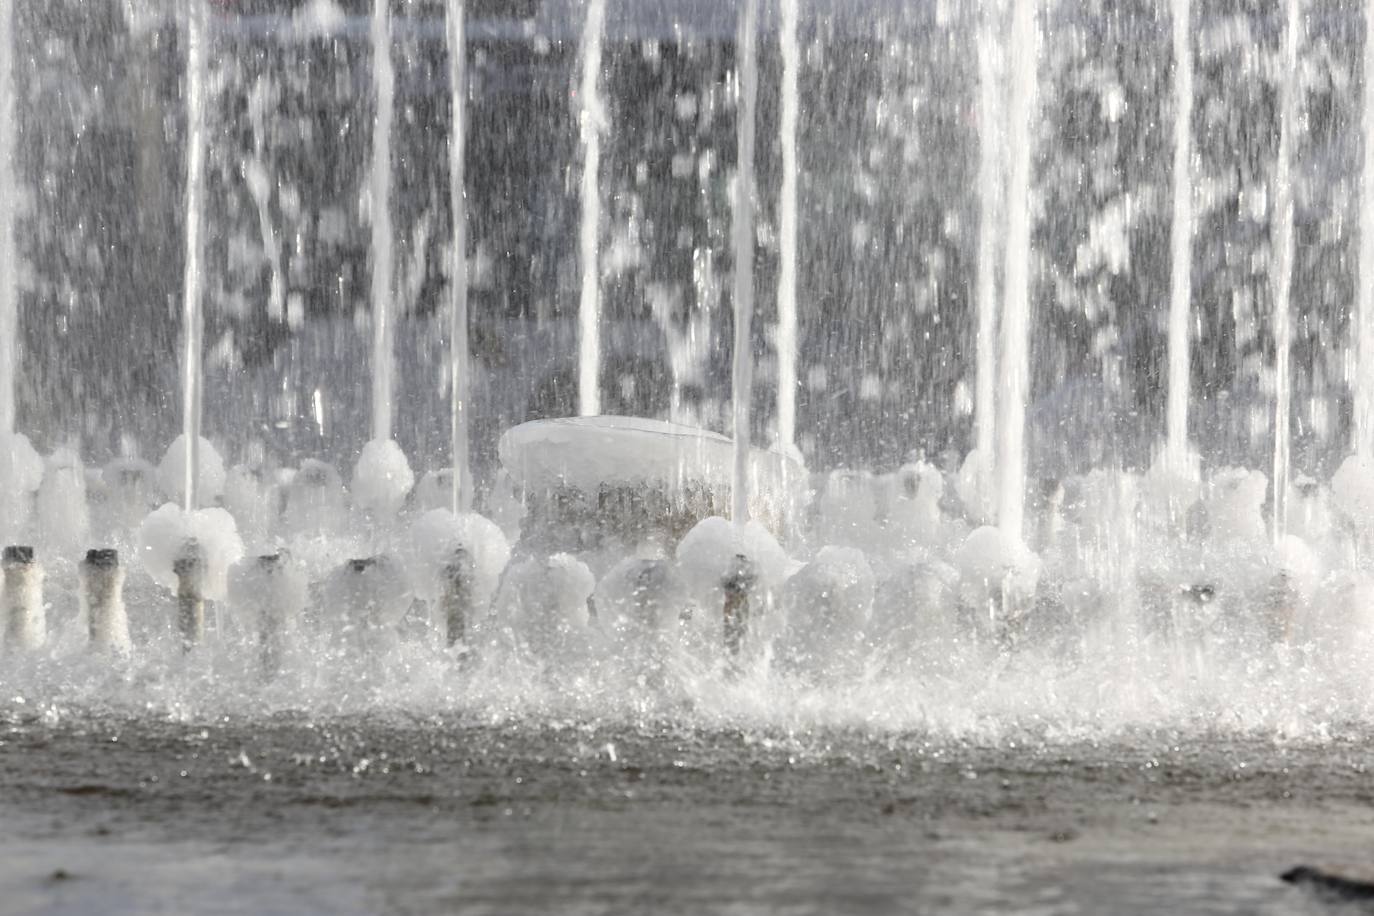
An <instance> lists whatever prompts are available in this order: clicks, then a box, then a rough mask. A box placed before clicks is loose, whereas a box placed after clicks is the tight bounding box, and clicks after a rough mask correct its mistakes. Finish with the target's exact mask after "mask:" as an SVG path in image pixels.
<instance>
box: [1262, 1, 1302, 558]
mask: <svg viewBox="0 0 1374 916" xmlns="http://www.w3.org/2000/svg"><path fill="white" fill-rule="evenodd" d="M1298 3H1299V0H1287V2H1286V4H1285V7H1284V9H1285V11H1286V13H1287V19H1286V22H1285V25H1284V30H1283V53H1282V57H1281V64H1282V68H1281V71H1280V74H1281V75H1280V78H1279V152H1278V162H1277V164H1276V166H1275V174H1274V224H1273V228H1272V232H1273V238H1274V242H1273V244H1274V259H1273V265H1272V268H1271V269H1272V271H1273V272H1272V274H1271V277H1270V283H1271V284H1272V287H1273V297H1274V329H1273V330H1274V353H1275V357H1274V474H1273V509H1272V516H1271V518H1272V528H1273V537H1274V542H1275V543H1278V542H1280V541H1281V540H1282V539H1283V537H1284V535H1285V534H1286V533H1287V523H1288V481H1289V465H1290V462H1291V454H1292V439H1291V436H1292V430H1291V415H1292V398H1293V370H1292V359H1293V340H1292V321H1293V319H1292V315H1291V314H1290V312H1291V309H1292V304H1291V303H1292V293H1293V289H1292V286H1293V246H1294V241H1293V178H1292V168H1293V163H1292V158H1293V145H1294V141H1293V132H1294V131H1295V130H1296V129H1297V118H1298V112H1297V105H1298V102H1297V92H1298V86H1297V82H1298V42H1299V40H1300V38H1301V33H1300V31H1299V30H1300V29H1301V27H1302V26H1301V20H1300V19H1299V16H1298Z"/></svg>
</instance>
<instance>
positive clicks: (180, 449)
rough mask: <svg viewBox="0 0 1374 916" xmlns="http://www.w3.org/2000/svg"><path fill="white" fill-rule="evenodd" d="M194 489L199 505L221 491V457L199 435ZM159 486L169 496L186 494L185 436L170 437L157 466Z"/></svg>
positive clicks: (180, 497) (209, 502) (207, 503)
mask: <svg viewBox="0 0 1374 916" xmlns="http://www.w3.org/2000/svg"><path fill="white" fill-rule="evenodd" d="M196 465H197V471H196V490H197V493H198V494H199V495H198V500H197V501H198V502H199V506H198V508H204V507H205V506H213V505H214V504H215V502H216V501H217V500H218V499H219V498H220V497H221V496H223V495H224V477H225V474H224V459H223V458H221V457H220V456H219V452H217V451H215V447H214V446H213V445H211V444H210V440H208V439H205V438H202V439H201V440H200V448H199V450H198V451H197V452H196ZM157 481H158V486H160V487H161V488H162V493H163V495H164V496H166V497H167V498H168V499H170V500H174V501H176V502H184V501H185V498H186V436H185V435H184V434H183V435H180V436H177V437H176V438H175V439H173V440H172V444H171V447H169V448H168V449H167V454H166V455H164V456H162V463H161V464H159V465H158V466H157Z"/></svg>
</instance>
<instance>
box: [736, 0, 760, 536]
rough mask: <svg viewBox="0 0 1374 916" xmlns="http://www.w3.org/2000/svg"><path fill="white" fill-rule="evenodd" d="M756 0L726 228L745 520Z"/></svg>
mask: <svg viewBox="0 0 1374 916" xmlns="http://www.w3.org/2000/svg"><path fill="white" fill-rule="evenodd" d="M757 22H758V0H745V4H744V10H743V12H742V13H741V15H740V21H739V37H738V39H737V41H736V45H735V47H736V48H737V49H738V50H737V53H738V55H739V60H738V62H737V63H736V76H735V92H736V99H735V118H736V130H735V134H736V138H737V141H738V144H739V145H738V156H737V163H736V174H735V205H734V215H733V218H732V225H731V231H732V233H733V234H734V250H735V284H734V291H733V296H734V305H735V345H734V351H733V353H732V357H733V359H734V374H733V383H732V385H731V400H732V401H733V407H734V420H735V472H734V479H733V491H732V496H733V502H734V505H733V507H732V511H733V516H734V519H735V521H736V522H738V523H741V524H743V523H744V522H746V521H748V519H749V441H750V440H749V423H750V419H749V404H750V399H751V398H752V397H753V394H754V358H753V343H752V341H753V328H752V325H753V321H754V108H755V103H756V101H757V98H758V90H759V74H758V60H757V53H758V50H757V46H756V41H757V35H756V34H755V32H756V29H757Z"/></svg>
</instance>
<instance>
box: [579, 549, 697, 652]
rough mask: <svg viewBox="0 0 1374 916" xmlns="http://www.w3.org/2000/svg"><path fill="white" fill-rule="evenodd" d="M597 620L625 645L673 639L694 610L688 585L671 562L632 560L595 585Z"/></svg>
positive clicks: (623, 562)
mask: <svg viewBox="0 0 1374 916" xmlns="http://www.w3.org/2000/svg"><path fill="white" fill-rule="evenodd" d="M593 603H594V604H595V605H596V613H597V619H598V620H601V621H602V623H603V624H606V625H607V626H608V627H609V629H610V631H611V633H612V635H614V636H615V637H616V638H617V639H620V640H622V641H625V642H636V641H640V640H644V639H654V638H668V637H671V636H672V635H673V634H674V633H675V632H676V631H677V630H678V629H679V627H680V624H681V621H682V617H683V614H684V613H685V612H689V611H690V610H691V609H692V601H691V598H690V596H689V595H688V593H687V583H686V582H685V581H684V580H683V578H682V576H681V574H680V573H679V572H678V570H677V569H676V568H675V567H674V565H673V564H672V562H671V561H668V560H661V559H643V558H639V557H629V558H627V559H624V560H621V561H620V562H619V563H617V564H616V565H615V566H613V567H611V568H610V570H608V571H607V573H606V574H605V575H604V576H602V577H601V581H600V582H598V583H597V584H596V593H595V595H594V598H593Z"/></svg>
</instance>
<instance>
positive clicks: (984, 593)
mask: <svg viewBox="0 0 1374 916" xmlns="http://www.w3.org/2000/svg"><path fill="white" fill-rule="evenodd" d="M954 566H955V568H956V569H958V571H959V582H960V590H961V593H962V594H963V595H964V599H965V600H966V601H969V602H970V603H974V604H983V603H986V602H987V601H988V600H991V599H995V598H998V597H999V596H1000V595H1002V594H1004V593H1005V594H1007V595H1008V596H1010V597H1013V598H1015V599H1018V600H1019V601H1022V602H1024V601H1028V600H1029V599H1030V598H1031V597H1033V596H1034V594H1035V589H1036V585H1037V584H1038V582H1039V578H1040V560H1039V558H1038V557H1036V555H1035V554H1034V553H1032V552H1031V550H1030V548H1028V547H1027V546H1026V545H1025V544H1024V543H1023V542H1022V541H1021V540H1020V539H1019V538H1015V537H1012V536H1010V535H1008V534H1007V533H1006V532H1004V531H1003V530H1002V529H1001V528H997V527H994V526H992V525H984V526H983V527H981V528H975V529H974V530H973V532H972V533H970V534H969V536H968V538H967V539H966V540H965V541H964V543H963V544H962V545H961V546H960V547H959V549H958V550H957V551H955V554H954Z"/></svg>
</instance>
